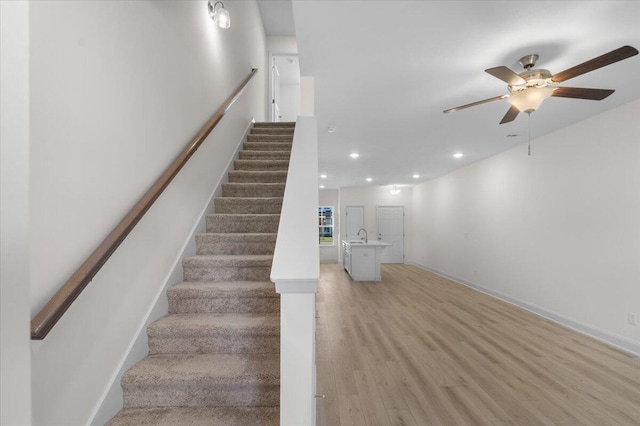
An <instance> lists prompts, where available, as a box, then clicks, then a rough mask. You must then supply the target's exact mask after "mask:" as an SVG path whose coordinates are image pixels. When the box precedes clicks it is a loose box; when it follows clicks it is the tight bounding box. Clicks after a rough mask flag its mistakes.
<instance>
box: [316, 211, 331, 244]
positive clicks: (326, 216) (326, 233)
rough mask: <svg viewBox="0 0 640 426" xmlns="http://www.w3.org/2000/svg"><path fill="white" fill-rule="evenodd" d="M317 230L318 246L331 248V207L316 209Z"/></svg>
mask: <svg viewBox="0 0 640 426" xmlns="http://www.w3.org/2000/svg"><path fill="white" fill-rule="evenodd" d="M318 228H319V241H320V245H324V246H332V245H333V244H334V241H333V207H318Z"/></svg>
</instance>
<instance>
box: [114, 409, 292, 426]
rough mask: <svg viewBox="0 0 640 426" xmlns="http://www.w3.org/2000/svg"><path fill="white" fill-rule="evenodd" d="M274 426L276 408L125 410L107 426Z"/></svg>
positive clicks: (278, 414) (276, 422)
mask: <svg viewBox="0 0 640 426" xmlns="http://www.w3.org/2000/svg"><path fill="white" fill-rule="evenodd" d="M249 424H251V425H261V426H277V425H279V424H280V410H279V407H139V408H125V409H124V410H122V411H120V413H118V415H117V416H116V417H114V418H113V419H112V420H111V421H110V422H109V423H107V426H176V425H181V426H211V425H216V426H237V425H249Z"/></svg>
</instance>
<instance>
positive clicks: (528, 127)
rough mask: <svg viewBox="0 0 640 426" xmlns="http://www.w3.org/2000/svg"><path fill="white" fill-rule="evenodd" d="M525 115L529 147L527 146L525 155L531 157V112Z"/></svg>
mask: <svg viewBox="0 0 640 426" xmlns="http://www.w3.org/2000/svg"><path fill="white" fill-rule="evenodd" d="M527 115H528V116H529V117H528V118H527V132H528V133H529V145H527V155H529V157H531V112H528V113H527Z"/></svg>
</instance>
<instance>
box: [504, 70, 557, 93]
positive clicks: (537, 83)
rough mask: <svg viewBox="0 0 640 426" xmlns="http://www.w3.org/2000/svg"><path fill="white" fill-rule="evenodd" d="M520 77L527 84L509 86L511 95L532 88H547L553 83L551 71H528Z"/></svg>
mask: <svg viewBox="0 0 640 426" xmlns="http://www.w3.org/2000/svg"><path fill="white" fill-rule="evenodd" d="M518 75H519V76H520V77H522V78H523V79H525V80H526V82H525V83H524V84H513V85H509V92H511V93H516V92H520V91H522V90H526V89H530V88H532V87H536V88H540V87H547V86H549V85H550V82H551V73H550V72H549V70H544V69H538V70H528V71H525V72H523V73H520V74H518Z"/></svg>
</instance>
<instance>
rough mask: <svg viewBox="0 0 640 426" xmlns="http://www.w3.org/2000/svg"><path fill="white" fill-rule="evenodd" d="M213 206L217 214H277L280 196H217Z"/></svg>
mask: <svg viewBox="0 0 640 426" xmlns="http://www.w3.org/2000/svg"><path fill="white" fill-rule="evenodd" d="M214 206H215V212H216V213H219V214H279V213H280V210H281V209H282V197H268V198H252V197H218V198H216V199H215V200H214Z"/></svg>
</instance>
